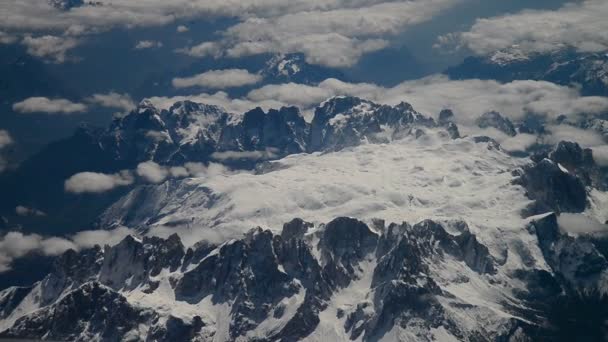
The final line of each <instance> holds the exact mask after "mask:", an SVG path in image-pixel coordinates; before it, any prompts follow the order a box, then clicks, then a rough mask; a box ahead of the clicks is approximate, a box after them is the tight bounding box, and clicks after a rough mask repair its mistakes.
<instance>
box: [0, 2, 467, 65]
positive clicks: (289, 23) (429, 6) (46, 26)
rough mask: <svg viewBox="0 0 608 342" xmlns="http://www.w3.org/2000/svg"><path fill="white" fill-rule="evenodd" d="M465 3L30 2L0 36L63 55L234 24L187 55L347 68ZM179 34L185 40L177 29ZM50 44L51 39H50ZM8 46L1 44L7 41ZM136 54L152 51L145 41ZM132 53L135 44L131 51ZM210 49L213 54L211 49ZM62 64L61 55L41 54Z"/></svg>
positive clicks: (7, 10)
mask: <svg viewBox="0 0 608 342" xmlns="http://www.w3.org/2000/svg"><path fill="white" fill-rule="evenodd" d="M463 1H465V0H401V1H395V0H355V1H349V0H307V1H304V0H296V1H281V0H262V1H259V0H242V1H223V0H205V1H200V0H197V1H190V0H175V1H169V2H167V1H160V0H150V1H145V2H141V1H131V0H99V1H96V5H94V6H93V5H88V4H85V5H84V6H79V7H74V8H71V9H69V10H66V11H61V10H57V9H55V8H53V7H52V6H50V5H48V4H47V3H39V2H37V1H33V0H27V1H23V0H6V1H3V2H2V3H0V13H2V14H1V15H0V30H3V31H6V32H7V34H12V33H13V32H16V33H21V32H36V31H38V32H43V31H49V30H52V31H55V32H64V37H65V40H69V42H71V43H68V42H64V43H62V44H64V47H62V48H61V49H62V50H63V51H66V50H68V49H70V48H72V47H73V46H71V45H69V44H72V43H73V44H77V43H76V40H75V38H74V37H81V38H82V37H83V36H85V35H88V34H95V33H98V32H102V31H106V30H109V29H111V28H115V27H123V28H132V27H144V26H164V25H168V24H171V23H174V22H176V21H178V20H182V21H183V20H184V19H185V20H189V19H195V18H205V19H208V20H214V19H226V18H229V19H231V20H235V19H236V23H235V24H234V25H232V26H231V27H229V28H228V29H226V30H224V31H222V32H218V34H217V36H218V40H217V41H216V42H208V43H210V44H212V45H209V44H207V45H204V46H200V45H199V46H198V47H189V48H186V49H184V51H190V52H191V54H193V55H198V56H200V55H202V54H210V52H211V51H212V50H214V51H213V52H214V53H213V54H214V55H222V56H228V57H241V56H247V55H253V54H260V53H290V52H301V53H304V54H305V56H306V59H307V61H308V62H309V63H315V64H322V65H327V66H335V67H346V66H350V65H353V64H354V63H356V61H357V60H358V59H359V58H360V57H361V56H362V55H363V54H365V53H368V52H371V51H376V50H379V49H382V48H384V47H386V46H387V45H388V44H389V42H390V40H391V39H392V38H393V37H396V36H398V35H399V34H400V33H401V32H404V31H406V30H407V29H409V28H411V27H412V26H415V25H418V24H420V23H423V22H425V21H428V20H430V19H432V18H433V17H435V16H436V15H438V14H439V13H442V12H443V11H445V10H447V9H449V8H451V7H453V6H454V5H456V4H458V3H461V2H463ZM177 31H178V32H186V31H188V28H187V27H186V26H184V25H179V26H178V27H177ZM56 38H57V37H56ZM7 39H8V38H7ZM141 43H142V44H141V47H142V48H150V47H157V46H158V45H157V44H156V43H153V42H152V41H149V42H148V41H144V42H141ZM138 45H139V44H138ZM212 46H213V48H211V47H212ZM49 54H50V55H51V56H53V58H55V56H57V58H55V60H56V61H60V60H62V59H65V55H63V58H62V53H61V52H53V53H51V52H49V53H46V54H44V57H47V56H48V55H49Z"/></svg>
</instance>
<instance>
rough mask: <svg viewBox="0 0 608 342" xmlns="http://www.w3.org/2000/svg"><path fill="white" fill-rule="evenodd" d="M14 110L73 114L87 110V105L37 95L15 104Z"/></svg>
mask: <svg viewBox="0 0 608 342" xmlns="http://www.w3.org/2000/svg"><path fill="white" fill-rule="evenodd" d="M13 110H14V111H16V112H20V113H46V114H73V113H80V112H84V111H86V110H87V106H85V105H84V104H82V103H75V102H72V101H70V100H66V99H49V98H48V97H39V96H36V97H30V98H27V99H25V100H23V101H21V102H17V103H15V104H13Z"/></svg>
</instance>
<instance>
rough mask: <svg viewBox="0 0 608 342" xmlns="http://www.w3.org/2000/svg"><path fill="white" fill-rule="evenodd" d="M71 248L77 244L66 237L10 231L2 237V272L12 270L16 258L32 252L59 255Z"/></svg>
mask: <svg viewBox="0 0 608 342" xmlns="http://www.w3.org/2000/svg"><path fill="white" fill-rule="evenodd" d="M69 248H75V245H74V244H73V243H71V242H70V241H68V240H65V239H61V238H51V239H45V238H43V237H42V236H40V235H38V234H30V235H24V234H23V233H21V232H8V233H6V234H5V235H4V236H2V237H0V273H1V272H5V271H8V270H10V264H11V263H12V261H13V260H14V259H17V258H21V257H23V256H25V255H27V254H30V253H32V252H38V253H42V254H43V255H49V256H52V255H59V254H61V253H63V252H64V251H65V250H66V249H69Z"/></svg>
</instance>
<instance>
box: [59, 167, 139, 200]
mask: <svg viewBox="0 0 608 342" xmlns="http://www.w3.org/2000/svg"><path fill="white" fill-rule="evenodd" d="M133 181H134V178H133V175H131V173H130V172H129V171H121V172H119V173H116V174H105V173H97V172H80V173H77V174H75V175H73V176H72V177H70V178H69V179H67V180H66V181H65V184H64V188H65V191H67V192H70V193H75V194H82V193H101V192H106V191H110V190H112V189H115V188H117V187H121V186H127V185H131V184H133Z"/></svg>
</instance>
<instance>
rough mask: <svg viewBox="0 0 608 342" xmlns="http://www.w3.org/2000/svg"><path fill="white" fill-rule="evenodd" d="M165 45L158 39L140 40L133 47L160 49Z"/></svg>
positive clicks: (137, 48) (138, 48)
mask: <svg viewBox="0 0 608 342" xmlns="http://www.w3.org/2000/svg"><path fill="white" fill-rule="evenodd" d="M161 47H163V43H162V42H159V41H156V40H140V41H138V42H137V44H135V47H133V48H134V49H135V50H145V49H158V48H161Z"/></svg>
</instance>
